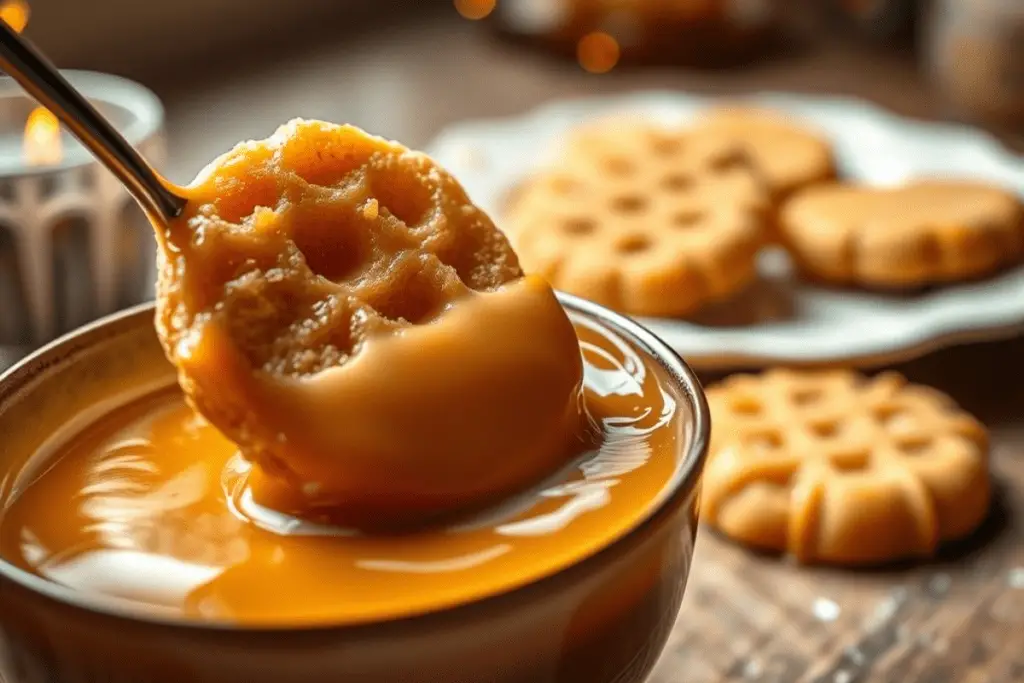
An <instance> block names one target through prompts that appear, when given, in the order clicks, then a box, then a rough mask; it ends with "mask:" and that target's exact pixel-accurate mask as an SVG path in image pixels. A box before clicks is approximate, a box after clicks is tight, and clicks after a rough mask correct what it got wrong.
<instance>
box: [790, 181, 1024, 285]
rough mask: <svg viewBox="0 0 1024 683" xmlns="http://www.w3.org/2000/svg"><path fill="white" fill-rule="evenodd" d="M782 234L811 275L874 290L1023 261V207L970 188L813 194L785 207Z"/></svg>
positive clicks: (919, 185) (838, 188) (821, 189)
mask: <svg viewBox="0 0 1024 683" xmlns="http://www.w3.org/2000/svg"><path fill="white" fill-rule="evenodd" d="M779 229H780V231H781V235H782V239H783V241H784V243H785V245H786V247H787V249H788V250H789V252H790V254H791V255H792V256H793V258H794V260H795V261H796V263H797V265H798V266H799V268H800V269H801V270H802V271H803V272H804V273H805V274H806V275H809V276H811V277H813V278H816V279H819V280H822V281H825V282H829V283H833V284H840V285H857V286H861V287H867V288H875V289H900V288H915V287H921V286H926V285H935V284H943V283H949V282H955V281H961V280H967V279H971V278H975V277H981V276H984V275H988V274H991V273H992V272H994V271H996V270H998V269H1000V268H1002V267H1005V266H1008V265H1011V264H1014V263H1017V262H1019V261H1020V260H1021V256H1022V254H1024V207H1022V205H1021V200H1020V199H1019V198H1018V197H1017V196H1016V195H1015V194H1013V193H1011V192H1009V191H1007V190H1003V189H999V188H997V187H993V186H990V185H986V184H983V183H976V182H969V181H953V180H919V181H914V182H911V183H909V184H906V185H903V186H900V187H895V188H871V187H861V186H855V185H848V184H842V183H835V184H829V185H822V186H818V187H812V188H808V189H807V190H804V191H803V192H800V193H798V194H797V195H796V196H794V197H793V198H792V199H791V200H790V201H789V202H787V203H786V205H785V206H784V207H783V209H782V212H781V215H780V220H779Z"/></svg>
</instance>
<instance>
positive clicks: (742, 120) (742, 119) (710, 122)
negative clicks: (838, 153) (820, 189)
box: [694, 105, 836, 198]
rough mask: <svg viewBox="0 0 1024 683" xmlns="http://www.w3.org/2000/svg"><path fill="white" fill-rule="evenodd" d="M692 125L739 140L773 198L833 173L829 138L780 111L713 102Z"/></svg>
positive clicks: (788, 193) (824, 179) (820, 180)
mask: <svg viewBox="0 0 1024 683" xmlns="http://www.w3.org/2000/svg"><path fill="white" fill-rule="evenodd" d="M694 129H695V131H697V132H698V133H699V134H701V135H711V136H716V137H717V136H720V137H723V138H725V139H726V140H730V141H733V142H735V143H736V144H739V145H741V146H742V147H743V149H744V150H745V151H746V152H747V154H749V155H750V158H751V159H752V160H753V162H754V164H755V165H756V166H757V169H758V170H759V171H760V173H761V176H762V178H763V180H764V181H765V183H767V185H768V187H769V188H770V189H771V191H772V193H773V194H774V195H775V196H776V197H778V198H783V197H787V196H789V195H790V194H792V193H793V192H795V191H797V190H799V189H801V188H804V187H807V186H809V185H814V184H816V183H819V182H822V181H827V180H831V179H833V178H835V175H836V162H835V157H834V155H833V152H832V145H831V143H830V142H829V141H828V140H826V139H825V138H824V137H823V136H822V134H821V133H819V132H817V131H816V130H814V129H813V128H811V127H809V126H807V125H804V124H801V123H800V122H798V121H795V120H793V119H791V118H790V117H788V116H786V115H785V114H782V113H780V112H774V111H770V110H766V109H758V108H754V107H744V106H738V105H734V106H722V107H716V108H714V109H711V110H710V111H708V112H706V113H704V114H702V115H701V116H700V117H699V118H698V120H697V121H696V122H695V124H694Z"/></svg>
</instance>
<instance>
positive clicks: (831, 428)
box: [808, 420, 840, 439]
mask: <svg viewBox="0 0 1024 683" xmlns="http://www.w3.org/2000/svg"><path fill="white" fill-rule="evenodd" d="M808 426H809V428H810V430H811V433H812V434H814V435H815V436H816V437H818V438H819V439H832V438H834V437H835V436H836V435H837V434H838V433H839V430H840V427H839V423H838V422H836V421H835V420H822V421H820V422H813V423H811V424H810V425H808Z"/></svg>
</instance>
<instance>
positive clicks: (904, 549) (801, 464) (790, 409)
mask: <svg viewBox="0 0 1024 683" xmlns="http://www.w3.org/2000/svg"><path fill="white" fill-rule="evenodd" d="M708 401H709V404H710V405H711V412H712V418H713V421H714V425H715V428H714V433H713V435H712V444H711V456H710V459H709V461H708V464H707V467H706V469H705V474H704V480H703V488H702V496H701V516H702V519H703V521H704V522H706V523H707V524H709V525H710V526H712V527H714V528H716V529H718V530H719V531H721V532H722V533H723V534H725V535H726V536H728V537H730V538H732V539H733V540H735V541H738V542H740V543H743V544H745V545H749V546H753V547H756V548H760V549H765V550H771V551H786V552H789V553H791V554H792V555H794V556H795V557H796V558H797V559H798V560H800V561H801V562H806V563H832V564H846V565H870V564H880V563H884V562H887V561H892V560H898V559H904V558H911V557H927V556H930V555H932V554H933V553H934V552H935V550H936V548H937V546H938V545H939V543H941V542H943V541H948V540H954V539H958V538H961V537H964V536H966V535H968V534H969V533H971V532H972V531H973V530H974V529H975V528H976V527H977V526H978V525H979V524H980V523H981V522H982V520H983V519H984V518H985V516H986V514H987V512H988V507H989V502H990V498H991V485H990V482H989V476H988V437H987V434H986V432H985V429H984V427H982V425H981V424H980V423H978V421H977V420H975V419H974V418H973V417H971V416H970V415H968V414H966V413H965V412H963V411H961V410H960V409H959V408H958V407H957V406H956V404H955V403H954V402H953V401H952V400H951V399H950V398H949V397H947V396H945V395H944V394H941V393H939V392H938V391H935V390H933V389H930V388H927V387H923V386H917V385H912V384H907V383H906V380H904V379H903V378H902V377H901V376H899V375H897V374H895V373H885V374H882V375H878V376H877V377H874V378H872V379H868V378H866V377H863V376H861V375H858V374H856V373H853V372H850V371H846V370H836V371H791V370H781V369H775V370H770V371H768V372H765V373H764V374H762V375H735V376H733V377H730V378H728V379H726V380H725V381H723V382H722V383H720V384H718V385H717V386H715V387H712V388H711V389H710V390H709V391H708Z"/></svg>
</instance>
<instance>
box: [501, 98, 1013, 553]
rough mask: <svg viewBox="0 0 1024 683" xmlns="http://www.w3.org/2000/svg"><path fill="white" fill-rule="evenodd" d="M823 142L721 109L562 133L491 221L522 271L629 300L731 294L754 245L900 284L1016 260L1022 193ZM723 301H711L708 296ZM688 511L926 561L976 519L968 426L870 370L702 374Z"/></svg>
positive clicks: (964, 275) (975, 472)
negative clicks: (698, 478)
mask: <svg viewBox="0 0 1024 683" xmlns="http://www.w3.org/2000/svg"><path fill="white" fill-rule="evenodd" d="M838 175H839V174H838V173H837V164H836V161H835V156H834V152H833V149H832V147H831V145H830V143H829V142H828V141H827V140H826V139H825V138H824V137H823V136H822V135H820V134H819V133H817V132H815V131H813V130H811V129H809V128H807V127H806V126H804V125H802V124H799V123H796V122H794V121H792V120H790V119H788V118H786V117H785V116H784V115H782V114H778V113H773V112H769V111H762V110H756V109H750V108H744V107H726V108H719V109H716V110H713V111H710V112H707V113H706V114H705V115H703V116H702V117H700V118H699V120H698V121H696V122H695V123H693V124H691V125H689V126H687V127H685V128H684V127H676V128H666V127H662V126H658V125H655V124H653V123H650V122H648V121H646V120H644V119H642V118H633V119H631V118H628V117H621V118H618V119H615V120H605V121H601V122H598V123H595V124H590V125H587V126H584V127H581V128H579V129H578V130H576V131H575V132H574V133H573V134H572V135H571V136H570V137H569V140H568V141H567V144H566V145H565V148H564V150H563V152H562V155H561V157H560V158H559V160H558V161H557V162H556V163H555V164H554V165H553V166H551V167H550V168H548V169H547V170H545V171H544V172H543V173H541V174H538V175H537V176H535V177H534V178H532V179H530V180H529V181H528V182H526V183H525V184H524V185H523V186H521V187H520V188H518V190H517V191H516V193H515V194H514V196H513V197H512V199H511V201H510V203H509V206H508V211H507V214H506V216H505V219H506V221H505V227H506V229H507V231H508V232H509V235H510V237H511V239H512V240H513V242H514V244H515V246H516V248H517V250H518V252H519V254H520V257H521V260H522V263H523V265H524V268H525V269H526V270H531V271H534V272H538V273H540V274H542V275H544V276H545V277H547V278H548V279H549V280H550V281H551V282H552V284H553V285H554V286H555V287H557V288H559V289H562V290H564V291H568V292H570V293H573V294H576V295H578V296H582V297H584V298H588V299H591V300H595V301H597V302H599V303H601V304H603V305H605V306H608V307H610V308H614V309H617V310H619V311H622V312H625V313H628V314H634V315H643V316H666V317H668V316H690V315H692V314H694V313H697V312H699V311H700V310H702V309H704V308H705V307H707V306H709V305H711V304H714V303H718V302H728V301H729V300H736V299H738V298H739V297H742V296H743V295H744V292H745V290H746V289H747V288H748V285H749V284H751V283H752V281H753V280H754V279H755V278H756V277H757V268H756V258H757V256H758V253H759V252H760V251H761V249H762V248H764V247H769V246H778V247H781V248H783V249H785V250H786V251H787V252H788V254H789V257H790V259H791V260H792V262H793V263H794V265H795V266H796V268H797V272H798V273H800V274H801V275H802V276H803V277H804V278H806V279H808V280H812V281H815V282H819V283H823V284H828V285H833V286H845V287H860V288H866V289H874V290H880V291H889V292H898V291H910V290H914V289H918V288H921V287H926V286H935V285H943V284H948V283H952V282H956V281H961V280H966V279H970V278H977V277H982V276H985V275H988V274H991V273H994V272H996V271H997V270H999V269H1001V268H1004V267H1007V266H1010V265H1014V264H1017V263H1020V262H1021V260H1022V258H1024V207H1022V204H1021V201H1020V199H1019V198H1018V197H1017V196H1016V195H1015V194H1013V193H1011V192H1008V191H1006V190H1003V189H999V188H997V187H993V186H988V185H985V184H982V183H976V182H967V181H942V180H917V181H912V182H909V183H906V184H904V185H903V186H900V187H894V188H872V187H867V186H861V185H858V184H856V183H855V182H852V181H845V180H843V179H841V178H839V177H838ZM726 305H728V303H726ZM708 397H709V403H710V405H711V410H712V423H713V425H714V426H713V436H712V444H711V455H710V459H709V462H708V465H707V469H706V474H705V479H704V489H703V496H702V501H701V513H702V517H703V520H704V522H705V523H706V524H708V525H710V526H712V527H714V528H715V529H717V530H718V531H720V532H722V533H723V534H724V535H725V536H727V537H729V538H732V539H733V540H735V541H738V542H740V543H742V544H744V545H747V546H750V547H754V548H758V549H761V550H771V551H779V552H787V553H789V554H791V555H793V556H794V557H796V558H797V559H798V560H800V561H803V562H819V563H838V564H852V565H864V564H877V563H884V562H887V561H891V560H896V559H905V558H908V557H926V556H929V555H931V554H932V553H934V552H935V551H936V550H937V549H938V548H939V547H940V545H941V544H942V543H943V542H946V541H950V540H954V539H959V538H962V537H964V536H966V535H967V534H969V533H971V532H972V531H973V530H974V529H975V528H976V527H977V526H978V525H979V524H980V523H981V522H982V520H983V519H984V518H985V517H986V515H987V512H988V509H989V504H990V498H991V485H990V482H989V475H988V438H987V435H986V432H985V429H984V427H983V426H982V425H981V424H980V423H979V422H978V421H977V420H975V419H974V418H973V417H971V416H970V415H967V414H966V413H964V412H963V411H961V410H960V409H959V408H958V407H957V406H956V404H955V403H954V402H953V401H952V400H951V399H950V398H949V397H947V396H944V395H942V394H940V393H938V392H936V391H934V390H932V389H929V388H927V387H922V386H914V385H909V384H907V382H906V381H905V380H904V379H903V378H902V377H900V376H898V375H895V374H892V373H888V374H883V375H880V376H877V377H875V378H873V379H869V378H868V377H866V376H863V375H860V374H858V373H855V372H853V371H848V370H829V371H809V370H784V369H770V370H768V371H766V372H765V373H763V374H761V375H737V376H733V377H730V378H728V379H726V380H725V381H723V382H722V383H720V384H719V385H718V386H713V387H711V388H710V389H709V390H708Z"/></svg>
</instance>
